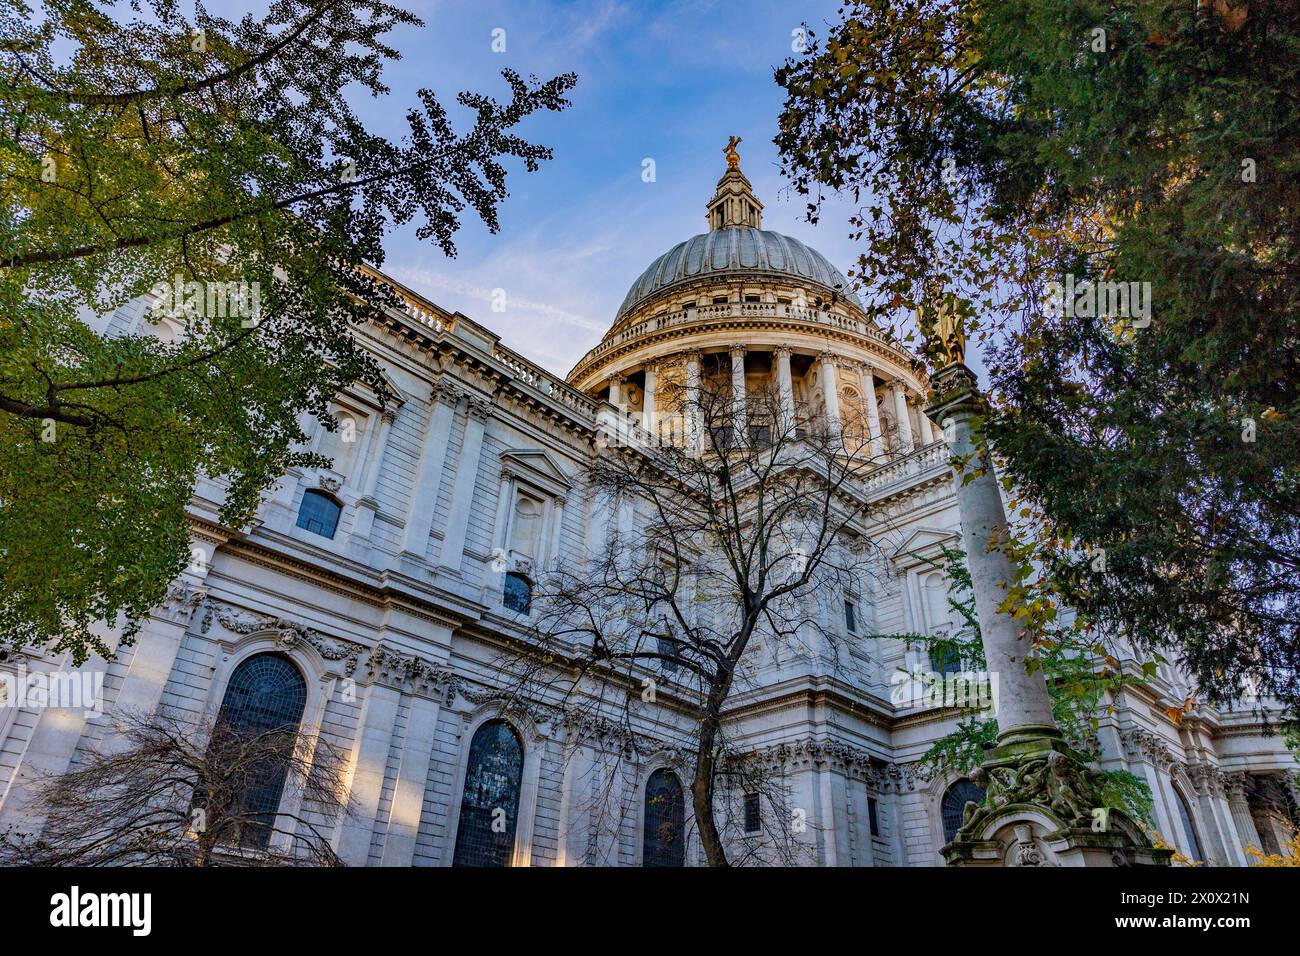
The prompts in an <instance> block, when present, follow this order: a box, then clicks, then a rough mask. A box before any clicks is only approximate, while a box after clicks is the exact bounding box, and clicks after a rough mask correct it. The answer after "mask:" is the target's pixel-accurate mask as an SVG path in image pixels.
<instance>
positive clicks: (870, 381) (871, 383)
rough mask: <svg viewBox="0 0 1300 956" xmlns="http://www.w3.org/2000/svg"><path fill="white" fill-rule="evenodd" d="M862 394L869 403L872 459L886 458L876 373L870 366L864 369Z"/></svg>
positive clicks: (868, 414)
mask: <svg viewBox="0 0 1300 956" xmlns="http://www.w3.org/2000/svg"><path fill="white" fill-rule="evenodd" d="M862 394H863V401H865V402H866V403H867V430H868V431H869V432H870V433H871V443H870V445H869V446H868V447H869V449H870V453H871V457H872V458H883V457H884V456H885V436H884V433H883V432H882V431H881V430H880V407H879V406H878V405H877V404H876V372H875V369H873V368H872V367H871V366H870V365H864V366H863V367H862Z"/></svg>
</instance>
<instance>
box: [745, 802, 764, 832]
mask: <svg viewBox="0 0 1300 956" xmlns="http://www.w3.org/2000/svg"><path fill="white" fill-rule="evenodd" d="M762 828H763V809H762V806H761V804H760V803H759V795H758V794H756V793H747V794H745V832H746V833H757V832H758V831H759V830H761V829H762Z"/></svg>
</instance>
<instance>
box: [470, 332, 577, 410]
mask: <svg viewBox="0 0 1300 956" xmlns="http://www.w3.org/2000/svg"><path fill="white" fill-rule="evenodd" d="M492 357H493V358H494V359H496V360H497V361H498V362H500V363H501V364H502V365H504V366H506V367H507V368H508V369H510V371H511V372H513V373H514V375H515V378H517V379H518V380H519V381H521V382H524V383H525V384H527V385H531V386H532V387H533V388H535V389H537V391H539V392H541V393H542V394H543V395H546V396H549V397H550V398H553V399H555V400H556V401H557V402H559V403H560V404H561V405H563V406H565V407H566V408H568V409H570V410H571V411H573V412H576V413H578V414H579V415H582V416H584V417H585V418H587V419H594V418H595V415H596V407H597V404H598V403H597V402H596V400H595V399H593V398H590V397H588V396H587V395H584V394H583V393H582V392H580V391H578V390H577V389H576V388H574V387H572V386H571V385H568V384H567V383H565V382H564V381H563V380H561V379H560V378H558V377H556V376H554V375H552V374H551V373H549V372H547V371H545V370H544V369H542V368H541V367H539V366H537V365H534V364H533V363H532V362H530V361H528V359H526V358H524V357H523V356H522V355H520V354H519V353H518V352H513V351H511V350H510V349H508V348H506V347H505V346H504V345H498V346H497V347H496V348H494V349H493V350H492Z"/></svg>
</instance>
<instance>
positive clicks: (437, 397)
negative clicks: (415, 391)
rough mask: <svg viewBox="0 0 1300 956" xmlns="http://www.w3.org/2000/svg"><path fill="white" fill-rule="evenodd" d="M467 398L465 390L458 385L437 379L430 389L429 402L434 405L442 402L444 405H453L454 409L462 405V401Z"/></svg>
mask: <svg viewBox="0 0 1300 956" xmlns="http://www.w3.org/2000/svg"><path fill="white" fill-rule="evenodd" d="M464 397H465V390H464V389H462V388H461V387H460V386H459V385H458V384H456V383H455V382H451V381H446V380H444V379H441V378H440V379H437V380H435V381H434V383H433V387H432V388H431V389H430V395H429V401H430V402H433V403H438V402H441V403H442V404H444V405H451V406H452V407H453V408H454V407H455V406H457V405H459V404H460V400H461V399H462V398H464Z"/></svg>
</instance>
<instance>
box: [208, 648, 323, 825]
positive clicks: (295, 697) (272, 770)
mask: <svg viewBox="0 0 1300 956" xmlns="http://www.w3.org/2000/svg"><path fill="white" fill-rule="evenodd" d="M306 704H307V683H306V681H305V680H303V676H302V672H301V671H299V670H298V668H297V667H296V666H294V664H293V662H292V661H290V660H289V659H288V658H287V657H284V656H283V655H281V654H255V655H253V656H252V657H249V658H247V659H245V660H244V661H242V662H240V664H239V666H238V667H236V668H235V670H234V673H232V674H231V675H230V682H229V683H228V684H227V685H226V696H225V697H224V698H223V699H222V701H221V709H220V711H218V713H217V726H218V728H219V731H218V733H221V732H224V733H226V734H230V735H232V737H234V738H236V739H237V740H240V741H251V740H254V739H255V738H257V737H259V736H261V735H264V734H269V733H271V732H272V731H277V730H279V731H284V732H285V734H284V740H283V746H285V747H292V746H293V745H294V743H295V741H296V738H297V730H298V723H299V721H300V720H302V711H303V707H305V706H306ZM222 739H227V738H224V737H223V738H222ZM234 746H235V747H236V748H238V747H239V746H240V745H239V744H237V743H236V744H235V745H234ZM245 746H246V744H245ZM257 746H259V747H260V746H261V745H260V744H258V745H257ZM245 752H246V751H245ZM287 772H288V766H287V764H286V762H285V761H284V760H276V759H274V757H268V759H267V760H266V761H265V762H264V763H263V765H262V766H260V767H255V768H253V770H252V772H251V773H250V774H249V775H248V778H249V779H248V783H247V785H246V787H245V788H244V792H243V794H242V801H243V817H244V818H245V820H248V821H251V822H250V823H249V824H248V825H246V826H244V827H243V828H242V832H241V833H240V834H239V835H238V837H237V841H238V842H239V843H241V844H245V845H249V846H258V847H264V846H266V844H267V842H268V840H269V839H270V836H271V825H272V824H273V823H274V821H275V815H276V814H277V813H278V812H279V810H280V797H281V796H282V794H283V792H284V779H285V775H286V773H287Z"/></svg>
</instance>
